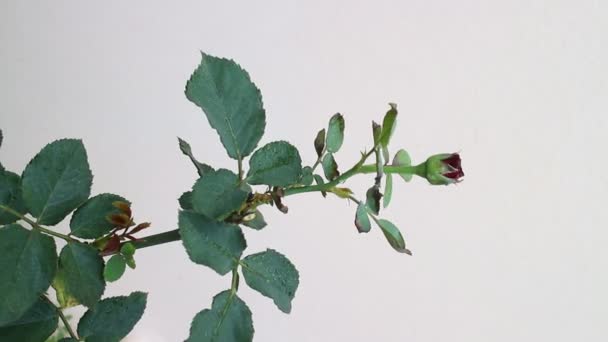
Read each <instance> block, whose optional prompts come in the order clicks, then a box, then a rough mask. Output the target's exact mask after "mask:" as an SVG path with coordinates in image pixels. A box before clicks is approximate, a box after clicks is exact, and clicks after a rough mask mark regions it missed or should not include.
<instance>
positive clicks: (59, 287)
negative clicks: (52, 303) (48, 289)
mask: <svg viewBox="0 0 608 342" xmlns="http://www.w3.org/2000/svg"><path fill="white" fill-rule="evenodd" d="M51 286H53V288H54V289H55V296H56V297H57V302H58V303H59V306H60V307H61V308H64V309H65V308H71V307H73V306H76V305H80V302H79V301H78V299H76V297H74V295H73V294H72V293H71V292H69V291H68V289H67V287H66V283H65V272H63V271H62V270H61V269H57V273H55V278H53V283H52V284H51Z"/></svg>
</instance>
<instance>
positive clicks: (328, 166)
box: [321, 153, 340, 180]
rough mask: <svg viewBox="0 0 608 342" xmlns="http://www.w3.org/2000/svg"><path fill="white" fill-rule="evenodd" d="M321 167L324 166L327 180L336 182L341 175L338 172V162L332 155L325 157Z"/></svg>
mask: <svg viewBox="0 0 608 342" xmlns="http://www.w3.org/2000/svg"><path fill="white" fill-rule="evenodd" d="M321 166H323V173H324V174H325V178H327V179H329V180H334V179H335V178H336V177H338V176H339V175H340V171H338V163H336V160H335V159H334V156H333V154H331V153H328V154H326V155H325V157H323V161H322V162H321Z"/></svg>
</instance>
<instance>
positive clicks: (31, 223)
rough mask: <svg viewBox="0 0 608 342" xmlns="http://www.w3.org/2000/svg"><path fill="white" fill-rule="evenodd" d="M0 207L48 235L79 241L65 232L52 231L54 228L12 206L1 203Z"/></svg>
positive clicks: (68, 240)
mask: <svg viewBox="0 0 608 342" xmlns="http://www.w3.org/2000/svg"><path fill="white" fill-rule="evenodd" d="M0 209H3V210H6V211H8V212H9V213H11V214H13V215H15V216H17V217H18V218H20V219H21V220H23V221H25V222H27V223H28V224H29V225H30V226H32V228H34V229H36V230H39V231H41V232H43V233H45V234H48V235H52V236H55V237H58V238H60V239H63V240H65V241H67V242H79V241H78V240H76V239H73V238H71V237H69V236H67V235H64V234H61V233H57V232H55V231H52V230H50V229H47V228H44V227H42V226H41V225H39V224H38V223H36V222H34V221H32V220H30V219H29V218H27V217H26V216H24V215H22V214H21V213H19V212H18V211H16V210H13V209H12V208H10V207H7V206H5V205H1V204H0Z"/></svg>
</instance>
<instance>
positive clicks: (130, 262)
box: [125, 256, 137, 269]
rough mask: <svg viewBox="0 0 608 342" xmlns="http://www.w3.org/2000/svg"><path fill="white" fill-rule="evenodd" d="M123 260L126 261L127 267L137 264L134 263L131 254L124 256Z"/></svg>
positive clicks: (133, 266)
mask: <svg viewBox="0 0 608 342" xmlns="http://www.w3.org/2000/svg"><path fill="white" fill-rule="evenodd" d="M125 262H126V263H127V266H129V268H131V269H135V267H137V265H136V264H135V259H134V258H133V257H132V256H130V257H125Z"/></svg>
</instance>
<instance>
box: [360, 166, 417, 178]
mask: <svg viewBox="0 0 608 342" xmlns="http://www.w3.org/2000/svg"><path fill="white" fill-rule="evenodd" d="M419 171H420V165H418V166H393V165H384V173H405V174H410V175H420V174H419ZM375 172H376V165H375V164H367V165H363V166H361V167H360V168H359V173H375Z"/></svg>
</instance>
